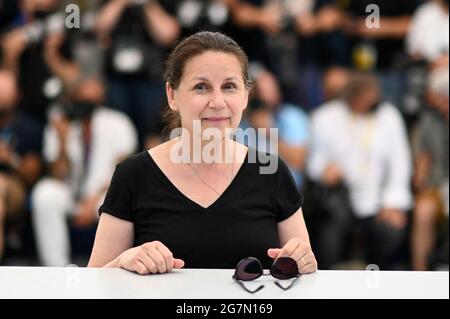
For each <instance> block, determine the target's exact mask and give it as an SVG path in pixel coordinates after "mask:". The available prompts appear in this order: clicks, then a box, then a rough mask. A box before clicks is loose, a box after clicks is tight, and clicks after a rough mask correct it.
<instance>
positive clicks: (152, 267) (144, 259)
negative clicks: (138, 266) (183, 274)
mask: <svg viewBox="0 0 450 319" xmlns="http://www.w3.org/2000/svg"><path fill="white" fill-rule="evenodd" d="M138 258H139V261H140V262H141V263H143V264H144V265H145V267H147V269H148V271H149V272H150V273H152V274H156V273H158V267H156V264H155V263H154V262H153V260H152V259H151V258H150V256H149V255H147V253H143V254H141V255H139V257H138Z"/></svg>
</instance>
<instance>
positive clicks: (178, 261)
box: [173, 258, 184, 269]
mask: <svg viewBox="0 0 450 319" xmlns="http://www.w3.org/2000/svg"><path fill="white" fill-rule="evenodd" d="M183 267H184V260H182V259H177V258H174V259H173V268H175V269H180V268H183Z"/></svg>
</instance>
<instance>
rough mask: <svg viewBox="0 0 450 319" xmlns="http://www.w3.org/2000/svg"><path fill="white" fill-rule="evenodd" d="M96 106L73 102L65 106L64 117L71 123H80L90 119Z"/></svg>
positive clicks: (89, 103)
mask: <svg viewBox="0 0 450 319" xmlns="http://www.w3.org/2000/svg"><path fill="white" fill-rule="evenodd" d="M95 108H96V105H95V104H94V103H91V102H75V103H70V104H67V105H66V106H65V112H66V116H67V117H68V118H69V119H70V120H73V121H82V120H86V119H88V118H90V117H91V116H92V113H93V112H94V110H95Z"/></svg>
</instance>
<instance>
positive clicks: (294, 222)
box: [278, 208, 310, 247]
mask: <svg viewBox="0 0 450 319" xmlns="http://www.w3.org/2000/svg"><path fill="white" fill-rule="evenodd" d="M278 237H279V240H280V245H281V246H282V247H283V246H284V245H286V244H287V242H288V241H289V240H291V239H292V238H300V240H302V241H303V242H305V243H307V244H308V245H310V242H309V235H308V230H307V229H306V224H305V220H304V219H303V211H302V209H301V208H299V209H298V211H297V212H295V213H294V214H293V215H292V216H291V217H289V218H287V219H285V220H283V221H282V222H279V223H278Z"/></svg>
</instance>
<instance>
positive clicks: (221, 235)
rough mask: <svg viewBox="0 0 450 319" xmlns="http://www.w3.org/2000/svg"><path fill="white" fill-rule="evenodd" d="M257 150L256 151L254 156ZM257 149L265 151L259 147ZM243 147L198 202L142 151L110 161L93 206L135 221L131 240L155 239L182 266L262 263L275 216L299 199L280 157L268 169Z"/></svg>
mask: <svg viewBox="0 0 450 319" xmlns="http://www.w3.org/2000/svg"><path fill="white" fill-rule="evenodd" d="M260 154H261V153H259V154H258V155H260ZM262 155H264V154H262ZM256 157H257V161H256V162H257V163H249V161H248V159H249V158H252V157H251V156H249V154H247V156H246V159H245V161H244V163H243V164H242V166H241V168H240V170H239V171H238V173H237V175H236V176H235V178H234V179H233V181H232V182H231V184H230V185H229V186H228V188H227V189H226V190H225V191H224V193H223V194H222V195H221V196H220V197H219V198H218V199H217V200H216V201H215V202H214V203H213V204H212V205H211V206H209V207H207V208H203V207H202V206H200V205H199V204H197V203H195V202H194V201H192V200H191V199H189V198H188V197H186V196H185V195H183V194H182V193H181V192H180V191H179V190H178V189H177V188H176V187H175V186H174V185H173V184H172V183H171V182H170V180H169V179H168V178H167V177H166V175H164V173H163V172H162V171H161V169H160V168H159V167H158V165H157V164H156V163H155V162H154V160H153V158H152V157H151V156H150V155H149V153H148V152H147V151H144V152H142V153H139V154H137V155H134V156H132V157H130V158H128V159H126V160H125V161H123V162H121V163H120V164H119V165H117V167H116V170H115V172H114V175H113V177H112V180H111V184H110V186H109V190H108V192H107V194H106V198H105V202H104V203H103V205H102V206H101V207H100V208H99V212H100V213H102V212H105V213H108V214H111V215H113V216H115V217H118V218H121V219H124V220H127V221H130V222H132V223H133V224H134V235H135V239H134V244H135V246H138V245H142V244H144V243H146V242H150V241H155V240H159V241H161V242H162V243H163V244H165V245H166V246H167V247H168V248H169V249H170V250H171V251H172V253H173V255H174V257H175V258H181V259H183V260H184V261H185V263H186V267H187V268H234V267H235V266H236V264H237V263H238V262H239V261H240V260H241V259H242V258H245V257H249V256H253V257H256V258H258V259H260V260H261V262H262V263H263V265H264V267H265V268H268V267H269V266H270V264H271V263H272V260H271V259H270V258H269V257H268V256H267V249H268V248H277V247H279V240H278V231H277V223H278V222H280V221H282V220H284V219H286V218H288V217H290V216H291V215H292V214H294V213H295V212H296V211H297V210H298V209H299V208H300V207H301V205H302V202H303V198H302V196H301V195H300V194H299V192H298V191H297V188H296V187H295V183H294V180H293V178H292V176H291V174H290V172H289V170H288V168H287V166H286V164H285V163H283V162H282V160H281V159H280V158H279V157H278V158H277V157H275V156H273V155H272V158H271V160H277V159H278V169H277V171H276V172H275V173H274V174H270V175H269V174H260V173H259V167H260V166H267V165H265V164H262V163H261V161H260V160H259V158H261V157H259V156H256Z"/></svg>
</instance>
